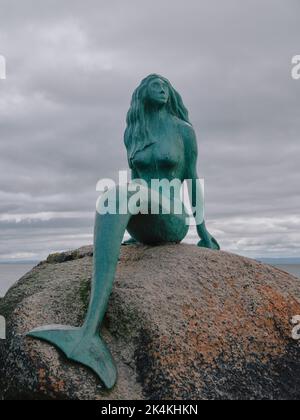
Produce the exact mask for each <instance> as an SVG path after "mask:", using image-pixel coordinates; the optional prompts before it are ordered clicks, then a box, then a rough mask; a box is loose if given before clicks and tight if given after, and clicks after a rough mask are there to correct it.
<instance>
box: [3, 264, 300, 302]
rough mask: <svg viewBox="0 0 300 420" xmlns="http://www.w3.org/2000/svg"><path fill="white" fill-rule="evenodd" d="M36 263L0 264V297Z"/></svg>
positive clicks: (294, 269)
mask: <svg viewBox="0 0 300 420" xmlns="http://www.w3.org/2000/svg"><path fill="white" fill-rule="evenodd" d="M35 265H36V264H33V263H30V264H29V263H28V264H0V297H1V296H4V295H5V293H6V292H7V290H8V289H9V288H10V287H11V286H12V285H13V284H14V283H15V282H16V281H18V280H19V279H20V278H21V277H22V276H23V275H24V274H26V273H28V271H30V270H31V269H32V268H33V267H34V266H35ZM274 265H275V266H276V267H278V268H280V269H281V270H284V271H287V272H289V273H291V274H293V275H296V276H297V277H299V278H300V265H296V264H289V265H286V264H284V265H283V264H274Z"/></svg>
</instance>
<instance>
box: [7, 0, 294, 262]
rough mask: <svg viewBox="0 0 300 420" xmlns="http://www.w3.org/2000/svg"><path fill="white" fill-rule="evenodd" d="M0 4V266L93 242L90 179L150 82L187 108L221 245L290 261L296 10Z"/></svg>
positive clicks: (257, 4)
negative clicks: (158, 82)
mask: <svg viewBox="0 0 300 420" xmlns="http://www.w3.org/2000/svg"><path fill="white" fill-rule="evenodd" d="M0 6H2V7H1V17H0V22H1V25H0V54H1V55H3V56H5V58H6V61H7V79H6V80H0V127H1V133H0V134H1V135H0V232H1V242H0V262H1V261H7V260H8V261H10V260H40V259H44V258H45V257H46V256H47V255H48V254H49V253H51V252H58V251H62V250H67V249H72V248H77V247H80V246H82V245H86V244H90V243H92V232H93V221H94V209H95V202H96V199H97V193H96V184H97V181H98V180H99V179H100V178H113V179H116V178H117V175H118V171H119V170H123V169H126V168H127V158H126V150H125V148H124V144H123V133H124V129H125V117H126V113H127V111H128V108H129V103H130V100H131V95H132V92H133V90H134V89H135V87H136V86H137V85H138V84H139V82H140V80H141V79H142V78H144V77H145V76H146V75H148V74H150V73H159V74H162V75H163V76H165V77H167V78H168V79H169V80H170V81H171V83H172V84H173V85H174V86H175V88H176V89H177V90H178V91H179V92H180V94H181V95H182V97H183V100H184V103H185V105H186V106H187V108H188V109H189V112H190V119H191V122H192V123H193V125H194V128H195V130H196V133H197V137H198V144H199V160H198V168H199V175H200V176H201V177H202V178H204V179H205V185H206V218H207V225H208V227H209V230H210V231H211V232H212V233H213V234H214V235H215V236H216V238H217V239H218V241H219V242H220V244H221V246H222V249H223V250H225V251H229V252H234V253H238V254H241V255H246V256H249V257H300V253H299V249H300V215H299V207H300V194H299V175H300V169H299V152H300V143H299V135H300V118H299V115H300V113H299V111H300V81H295V80H293V79H292V77H291V59H292V57H293V56H295V55H297V54H300V45H299V36H300V25H299V15H300V3H299V1H297V0H286V1H285V2H282V1H280V0H245V1H243V2H241V1H239V0H227V1H226V2H220V1H217V0H205V1H204V0H188V1H187V2H186V3H184V4H183V3H182V2H181V1H179V0H172V1H171V0H164V1H160V2H158V1H156V2H155V1H152V2H151V3H150V2H146V1H145V0H131V1H130V2H122V1H121V0H110V1H109V2H101V1H97V0H87V1H86V2H84V3H83V2H81V1H79V0H72V1H70V0H63V1H58V0H51V1H50V0H43V2H41V1H38V0H23V1H22V2H19V1H17V0H9V1H8V0H0ZM188 240H189V242H192V243H196V242H197V238H196V237H195V235H194V233H193V232H191V234H190V236H189V238H188Z"/></svg>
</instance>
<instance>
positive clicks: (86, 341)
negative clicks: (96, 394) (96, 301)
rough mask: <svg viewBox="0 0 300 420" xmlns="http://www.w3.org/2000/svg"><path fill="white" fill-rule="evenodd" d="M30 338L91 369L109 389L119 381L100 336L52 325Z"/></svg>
mask: <svg viewBox="0 0 300 420" xmlns="http://www.w3.org/2000/svg"><path fill="white" fill-rule="evenodd" d="M27 335H28V336H30V337H33V338H38V339H40V340H43V341H46V342H48V343H50V344H53V345H54V346H55V347H57V348H58V349H60V350H61V351H62V352H63V353H64V354H65V355H66V356H67V358H68V359H70V360H72V361H74V362H77V363H81V364H83V365H85V366H87V367H88V368H90V369H91V370H92V371H93V372H94V373H96V375H98V377H99V378H100V379H101V381H102V382H103V384H104V385H105V387H106V388H107V389H111V388H113V386H114V385H115V383H116V381H117V369H116V366H115V363H114V361H113V358H112V356H111V353H110V351H109V350H108V348H107V346H106V344H105V343H104V341H103V340H102V339H101V338H100V336H99V335H98V334H95V335H90V334H87V333H86V331H85V330H84V328H73V327H69V326H66V325H51V326H45V327H41V328H36V329H34V330H32V331H30V332H29V333H28V334H27Z"/></svg>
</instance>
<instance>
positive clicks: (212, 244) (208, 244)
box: [198, 234, 221, 251]
mask: <svg viewBox="0 0 300 420" xmlns="http://www.w3.org/2000/svg"><path fill="white" fill-rule="evenodd" d="M198 246H199V247H200V248H209V249H215V250H217V251H219V250H220V249H221V248H220V245H219V244H218V242H217V241H216V239H215V238H213V237H212V236H211V235H210V234H208V238H207V239H201V241H200V242H198Z"/></svg>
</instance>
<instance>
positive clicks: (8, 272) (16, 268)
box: [0, 263, 36, 297]
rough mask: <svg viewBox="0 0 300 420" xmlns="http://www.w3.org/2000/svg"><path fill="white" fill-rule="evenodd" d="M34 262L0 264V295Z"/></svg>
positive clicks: (30, 267) (32, 265) (26, 271)
mask: <svg viewBox="0 0 300 420" xmlns="http://www.w3.org/2000/svg"><path fill="white" fill-rule="evenodd" d="M35 265H36V264H33V263H30V264H29V263H28V264H0V297H1V296H4V295H5V293H6V292H7V290H8V289H9V288H10V287H11V286H12V285H13V284H14V283H15V282H16V281H18V280H19V279H20V278H21V277H22V276H23V275H24V274H26V273H28V271H30V270H31V269H32V268H33V267H34V266H35Z"/></svg>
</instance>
